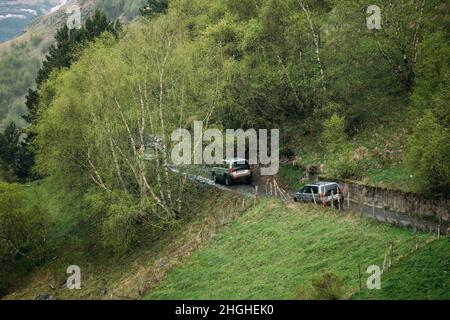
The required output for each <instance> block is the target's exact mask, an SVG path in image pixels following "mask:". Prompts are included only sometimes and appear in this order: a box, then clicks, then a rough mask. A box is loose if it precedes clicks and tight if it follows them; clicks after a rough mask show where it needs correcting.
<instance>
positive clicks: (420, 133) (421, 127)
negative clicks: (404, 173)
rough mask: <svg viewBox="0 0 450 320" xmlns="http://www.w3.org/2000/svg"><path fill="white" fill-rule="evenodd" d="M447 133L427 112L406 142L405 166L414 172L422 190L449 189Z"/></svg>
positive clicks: (448, 134) (449, 167)
mask: <svg viewBox="0 0 450 320" xmlns="http://www.w3.org/2000/svg"><path fill="white" fill-rule="evenodd" d="M449 159H450V132H449V128H448V127H444V126H443V125H442V124H440V123H439V121H438V120H437V118H436V117H435V116H434V115H433V114H432V113H431V112H427V113H426V114H425V115H424V116H423V117H422V118H421V119H420V120H419V121H418V123H417V125H416V127H415V129H414V132H413V134H412V135H411V137H410V138H409V140H408V151H407V155H406V163H407V165H408V167H409V168H410V170H411V172H415V173H416V175H417V178H418V183H419V184H420V186H421V188H422V190H424V191H439V190H441V191H443V192H446V191H447V190H449V188H450V166H449V163H448V161H449Z"/></svg>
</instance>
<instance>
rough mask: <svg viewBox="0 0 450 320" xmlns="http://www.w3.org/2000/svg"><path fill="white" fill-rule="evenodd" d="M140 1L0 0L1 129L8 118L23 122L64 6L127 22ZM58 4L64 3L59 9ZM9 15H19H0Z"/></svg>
mask: <svg viewBox="0 0 450 320" xmlns="http://www.w3.org/2000/svg"><path fill="white" fill-rule="evenodd" d="M143 3H144V0H132V1H130V0H113V1H111V0H68V1H62V0H18V1H5V0H0V70H2V73H1V74H0V132H1V131H3V130H4V128H5V126H6V125H7V123H9V122H10V121H15V122H16V124H17V125H18V126H24V125H26V124H25V122H24V121H23V120H22V119H21V116H22V115H23V114H24V113H25V111H26V108H25V104H24V97H25V94H26V92H27V90H28V89H29V88H31V87H33V86H34V79H35V77H36V74H37V71H38V70H39V67H40V61H41V60H42V59H43V58H44V56H45V54H46V53H47V50H48V48H49V47H50V45H51V44H52V42H53V37H54V34H55V32H56V30H57V29H58V28H59V27H61V26H62V25H63V24H64V23H65V21H66V13H65V10H64V8H65V7H67V6H68V5H73V4H77V5H79V6H80V7H81V12H82V20H83V21H85V20H86V18H87V17H88V16H90V15H91V14H92V13H93V12H94V11H95V9H97V8H98V9H101V10H103V11H105V12H106V13H107V15H108V16H109V18H110V19H120V20H121V21H122V22H123V23H125V24H126V23H128V22H129V21H131V20H132V19H134V18H135V17H136V16H137V15H138V14H139V8H140V7H142V6H143ZM60 4H65V5H64V6H62V7H61V8H59V5H60ZM23 10H27V11H23ZM35 13H36V14H35ZM8 14H17V15H20V16H21V17H19V18H3V19H2V18H1V17H3V16H5V17H6V16H7V15H8ZM22 16H23V17H25V18H23V17H22ZM5 40H7V41H5Z"/></svg>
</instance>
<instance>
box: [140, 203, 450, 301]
mask: <svg viewBox="0 0 450 320" xmlns="http://www.w3.org/2000/svg"><path fill="white" fill-rule="evenodd" d="M429 240H431V238H430V237H429V236H426V235H420V236H419V237H418V241H419V243H420V245H421V246H424V245H425V244H426V243H427V241H429ZM391 242H392V243H394V247H395V249H394V261H396V260H398V259H399V258H400V257H403V256H408V255H410V254H411V250H412V249H413V247H414V246H415V240H414V237H413V235H412V234H411V233H410V232H409V231H407V230H402V229H398V228H395V227H391V226H386V225H382V224H379V223H375V222H371V221H368V220H365V219H362V218H359V217H351V216H345V215H342V214H340V213H337V212H334V211H329V210H323V209H319V208H314V207H309V206H292V207H291V206H289V207H286V206H285V205H284V204H281V203H274V202H272V201H269V200H267V201H263V202H262V203H260V204H259V205H258V206H256V207H255V208H253V209H252V210H250V211H249V212H248V213H246V214H245V215H244V216H242V217H241V218H239V219H238V220H236V221H235V222H233V223H232V224H231V225H229V226H227V227H225V228H224V230H223V231H222V232H221V233H220V234H218V235H217V236H215V237H214V238H213V239H212V240H211V242H210V243H209V244H208V246H206V247H205V248H203V249H201V250H199V251H198V252H197V253H195V254H194V255H193V256H192V257H191V258H190V259H189V261H188V262H187V263H186V264H184V265H182V266H180V267H177V268H175V269H174V270H173V271H171V272H170V273H169V274H168V276H167V278H165V279H164V280H163V281H162V282H161V283H160V284H159V285H158V286H157V287H156V289H155V290H154V291H153V292H151V293H149V294H148V295H146V298H147V299H308V298H312V297H314V290H313V289H312V282H313V281H315V279H317V278H318V277H319V278H320V277H321V276H323V275H325V274H327V273H332V274H335V275H336V276H337V277H338V278H339V279H340V280H341V281H342V283H343V291H342V298H348V297H350V296H351V295H352V294H353V293H354V292H356V291H357V290H358V288H359V276H358V272H359V271H358V270H359V264H361V267H362V269H363V270H362V272H363V283H365V281H366V279H367V277H368V276H367V277H365V273H364V272H365V270H366V269H367V267H368V266H369V265H373V264H376V265H381V264H382V263H383V260H384V256H385V254H386V253H387V252H388V247H389V244H390V243H391ZM443 246H444V247H446V248H447V250H448V249H449V246H448V243H445V242H444V243H443ZM395 264H396V262H394V265H395ZM447 279H448V275H447ZM402 281H411V283H412V282H413V281H412V280H411V279H409V280H408V276H407V275H405V277H400V278H399V279H398V281H397V282H396V283H394V285H395V284H398V283H401V282H402ZM433 288H434V290H437V291H436V293H437V294H439V292H440V290H441V289H440V288H439V286H438V284H437V283H435V282H434V283H433ZM402 289H403V291H404V292H407V291H409V290H410V289H411V288H410V287H405V288H402ZM400 291H402V290H400ZM410 297H415V298H421V297H423V298H426V297H427V296H423V295H421V292H420V291H414V293H411V294H410Z"/></svg>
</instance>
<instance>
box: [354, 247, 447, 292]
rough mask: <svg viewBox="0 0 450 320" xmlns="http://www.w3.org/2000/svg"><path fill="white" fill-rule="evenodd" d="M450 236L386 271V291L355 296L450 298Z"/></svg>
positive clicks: (383, 285) (383, 287) (383, 286)
mask: <svg viewBox="0 0 450 320" xmlns="http://www.w3.org/2000/svg"><path fill="white" fill-rule="evenodd" d="M449 247H450V239H443V240H441V241H435V242H433V243H431V244H429V245H427V246H425V247H424V248H422V249H421V250H420V251H419V252H417V253H416V254H415V255H413V256H410V257H408V258H406V259H404V260H402V261H401V262H399V263H398V265H396V266H394V267H393V268H392V270H391V271H390V272H389V273H388V274H386V276H385V277H384V278H383V282H382V290H373V291H369V290H364V291H362V292H360V293H358V294H356V295H355V296H354V297H353V298H354V299H361V300H362V299H377V300H378V299H394V300H401V299H412V300H416V299H438V300H450V250H449Z"/></svg>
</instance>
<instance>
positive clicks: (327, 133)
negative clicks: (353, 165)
mask: <svg viewBox="0 0 450 320" xmlns="http://www.w3.org/2000/svg"><path fill="white" fill-rule="evenodd" d="M346 141H347V134H346V132H345V120H344V117H342V116H338V115H337V114H333V115H332V116H331V118H330V119H328V120H326V121H325V122H324V124H323V133H322V143H323V145H324V146H325V148H326V150H327V152H328V153H331V154H333V153H335V152H336V151H337V150H339V148H342V145H343V144H345V142H346Z"/></svg>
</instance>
